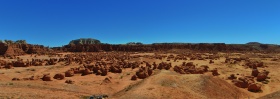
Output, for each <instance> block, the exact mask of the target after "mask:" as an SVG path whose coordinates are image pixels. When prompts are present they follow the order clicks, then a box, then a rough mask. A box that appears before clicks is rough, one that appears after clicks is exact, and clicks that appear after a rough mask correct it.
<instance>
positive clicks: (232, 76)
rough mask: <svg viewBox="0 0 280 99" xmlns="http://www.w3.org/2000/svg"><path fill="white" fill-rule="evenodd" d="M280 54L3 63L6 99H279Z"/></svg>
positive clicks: (58, 57)
mask: <svg viewBox="0 0 280 99" xmlns="http://www.w3.org/2000/svg"><path fill="white" fill-rule="evenodd" d="M279 56H280V55H279V54H275V53H274V54H268V53H249V52H246V53H199V52H188V51H178V52H154V53H143V52H94V53H56V54H50V55H37V54H32V55H31V54H26V55H22V56H14V57H1V58H0V98H1V99H2V98H4V99H6V98H7V99H33V98H34V99H61V98H66V99H87V98H90V97H91V96H92V97H93V96H95V97H100V98H108V99H279V98H280V94H279V93H280V75H279V71H280V68H279V66H280V59H279Z"/></svg>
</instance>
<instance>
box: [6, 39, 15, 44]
mask: <svg viewBox="0 0 280 99" xmlns="http://www.w3.org/2000/svg"><path fill="white" fill-rule="evenodd" d="M4 42H5V43H6V44H13V43H14V41H12V40H4Z"/></svg>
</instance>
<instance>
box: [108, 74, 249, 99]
mask: <svg viewBox="0 0 280 99" xmlns="http://www.w3.org/2000/svg"><path fill="white" fill-rule="evenodd" d="M225 92H226V93H225ZM135 97H136V98H139V99H181V98H184V99H234V98H247V97H248V95H247V94H245V93H244V92H243V91H242V90H240V89H239V88H236V87H234V86H232V85H231V84H229V83H228V82H226V81H224V80H223V79H220V78H218V77H214V76H207V75H202V74H195V75H193V74H190V75H180V74H178V73H175V72H173V71H169V70H161V71H159V73H155V75H153V76H150V77H148V78H146V79H145V80H141V81H139V82H137V83H135V84H132V85H130V86H128V87H127V88H125V89H123V90H121V91H119V92H117V93H116V94H114V95H112V98H116V99H133V98H135Z"/></svg>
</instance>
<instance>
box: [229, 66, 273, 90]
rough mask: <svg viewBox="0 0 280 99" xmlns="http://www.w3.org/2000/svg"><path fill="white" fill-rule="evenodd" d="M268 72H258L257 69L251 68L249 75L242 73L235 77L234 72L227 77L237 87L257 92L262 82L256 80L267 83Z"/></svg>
mask: <svg viewBox="0 0 280 99" xmlns="http://www.w3.org/2000/svg"><path fill="white" fill-rule="evenodd" d="M268 74H269V72H268V71H266V70H263V71H262V72H259V71H258V69H252V73H251V75H250V76H244V75H242V76H241V77H238V79H237V77H236V76H235V75H234V74H231V75H230V76H229V77H228V79H230V80H232V82H233V84H234V85H235V86H237V87H239V88H247V90H248V91H251V92H259V91H261V90H262V89H261V87H262V84H260V83H257V82H262V83H264V84H267V83H268V81H267V79H268Z"/></svg>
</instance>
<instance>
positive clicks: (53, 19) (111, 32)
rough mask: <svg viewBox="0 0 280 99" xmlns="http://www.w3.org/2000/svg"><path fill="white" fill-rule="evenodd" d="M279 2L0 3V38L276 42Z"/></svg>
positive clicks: (132, 0)
mask: <svg viewBox="0 0 280 99" xmlns="http://www.w3.org/2000/svg"><path fill="white" fill-rule="evenodd" d="M279 37H280V0H0V40H4V39H10V40H18V39H25V40H27V42H28V43H32V44H43V45H46V46H62V45H66V44H68V43H69V41H70V40H73V39H78V38H96V39H99V40H100V41H101V42H104V43H112V44H119V43H127V42H131V41H134V42H143V43H146V44H149V43H157V42H189V43H202V42H203V43H204V42H205V43H207V42H208V43H221V42H224V43H247V42H251V41H256V42H261V43H271V44H280V39H279Z"/></svg>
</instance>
